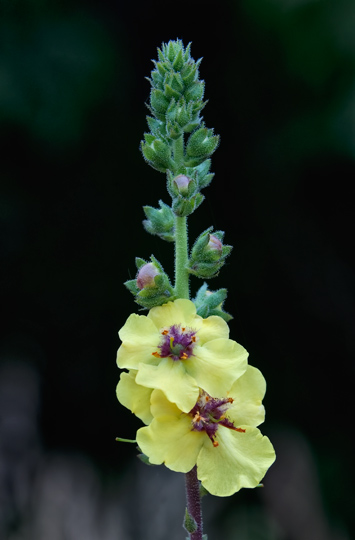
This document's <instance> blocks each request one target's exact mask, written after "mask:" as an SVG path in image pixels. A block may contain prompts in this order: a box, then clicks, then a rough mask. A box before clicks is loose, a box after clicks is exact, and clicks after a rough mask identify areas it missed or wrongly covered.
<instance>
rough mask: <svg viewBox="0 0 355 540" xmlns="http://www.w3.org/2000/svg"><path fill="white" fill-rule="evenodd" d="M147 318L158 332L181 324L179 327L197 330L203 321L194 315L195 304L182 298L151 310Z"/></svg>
mask: <svg viewBox="0 0 355 540" xmlns="http://www.w3.org/2000/svg"><path fill="white" fill-rule="evenodd" d="M148 318H149V319H150V320H151V321H152V322H153V323H154V325H155V327H156V328H157V329H158V330H160V329H161V328H165V327H166V326H168V327H169V326H172V325H173V324H181V326H187V327H189V328H192V329H194V330H198V329H199V328H200V327H201V325H202V321H203V319H202V317H200V316H199V315H196V307H195V304H194V303H193V302H191V301H190V300H186V299H184V298H179V299H178V300H175V301H174V302H168V303H167V304H163V305H162V306H157V307H154V308H152V309H151V310H150V311H149V313H148Z"/></svg>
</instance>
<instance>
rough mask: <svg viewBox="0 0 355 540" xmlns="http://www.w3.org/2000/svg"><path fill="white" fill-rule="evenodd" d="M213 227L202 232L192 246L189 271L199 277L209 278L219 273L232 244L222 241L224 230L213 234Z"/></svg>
mask: <svg viewBox="0 0 355 540" xmlns="http://www.w3.org/2000/svg"><path fill="white" fill-rule="evenodd" d="M211 231H212V227H209V228H208V229H207V230H206V231H204V232H203V233H201V234H200V236H199V237H198V238H197V240H196V242H195V243H194V245H193V246H192V249H191V256H190V260H189V266H188V271H189V272H190V273H191V274H194V275H195V276H197V277H200V278H204V279H209V278H212V277H215V276H217V275H218V273H219V270H220V268H221V267H222V266H223V264H224V262H225V259H226V257H227V256H228V255H229V253H230V252H231V250H232V246H224V245H223V243H222V240H223V236H224V232H223V231H216V232H214V233H213V234H211Z"/></svg>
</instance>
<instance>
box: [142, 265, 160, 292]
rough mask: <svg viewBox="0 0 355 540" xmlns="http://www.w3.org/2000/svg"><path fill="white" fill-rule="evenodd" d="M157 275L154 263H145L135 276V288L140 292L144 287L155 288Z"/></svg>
mask: <svg viewBox="0 0 355 540" xmlns="http://www.w3.org/2000/svg"><path fill="white" fill-rule="evenodd" d="M158 275H159V271H158V269H157V268H156V266H155V265H154V263H147V264H145V265H144V266H142V267H141V268H140V269H139V272H138V274H137V287H138V288H139V289H140V290H142V289H144V288H145V287H156V285H155V280H154V278H155V276H158Z"/></svg>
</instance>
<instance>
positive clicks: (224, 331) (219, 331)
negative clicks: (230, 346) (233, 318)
mask: <svg viewBox="0 0 355 540" xmlns="http://www.w3.org/2000/svg"><path fill="white" fill-rule="evenodd" d="M228 337H229V327H228V324H227V323H226V321H224V320H223V319H222V318H221V317H217V315H211V316H210V317H208V318H207V319H203V322H202V326H201V328H200V329H199V331H198V332H197V338H198V344H199V345H200V346H201V345H204V344H205V343H207V342H208V341H212V340H213V339H217V338H225V339H228Z"/></svg>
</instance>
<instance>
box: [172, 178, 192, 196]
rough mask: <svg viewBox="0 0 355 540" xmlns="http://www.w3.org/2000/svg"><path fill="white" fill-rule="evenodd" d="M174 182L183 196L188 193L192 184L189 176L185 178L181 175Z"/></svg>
mask: <svg viewBox="0 0 355 540" xmlns="http://www.w3.org/2000/svg"><path fill="white" fill-rule="evenodd" d="M174 182H175V184H176V186H177V188H178V190H179V192H180V193H181V194H182V195H185V194H186V193H187V190H188V187H189V183H190V182H191V178H189V177H188V176H185V175H184V174H179V176H177V177H176V178H174Z"/></svg>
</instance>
